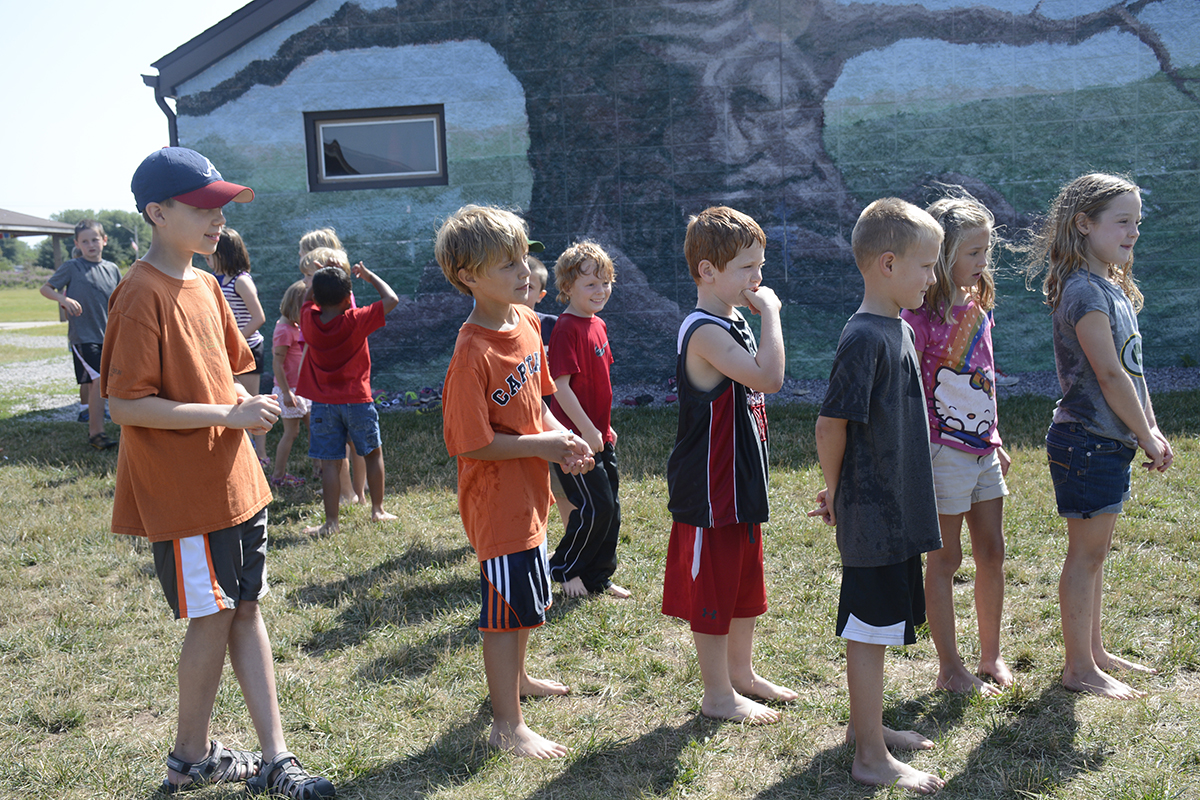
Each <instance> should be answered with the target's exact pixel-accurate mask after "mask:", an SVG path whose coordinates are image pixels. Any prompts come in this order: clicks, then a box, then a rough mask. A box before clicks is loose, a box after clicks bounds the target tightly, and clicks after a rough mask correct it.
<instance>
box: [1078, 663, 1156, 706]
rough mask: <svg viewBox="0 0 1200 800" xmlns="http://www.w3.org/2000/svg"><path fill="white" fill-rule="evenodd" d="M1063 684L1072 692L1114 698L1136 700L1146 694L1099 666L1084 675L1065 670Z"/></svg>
mask: <svg viewBox="0 0 1200 800" xmlns="http://www.w3.org/2000/svg"><path fill="white" fill-rule="evenodd" d="M1063 686H1064V687H1065V688H1067V689H1070V690H1071V691H1072V692H1090V693H1091V694H1096V695H1100V696H1101V697H1109V698H1112V699H1114V700H1134V699H1137V698H1139V697H1145V696H1146V693H1145V692H1142V691H1139V690H1137V689H1134V688H1133V687H1132V686H1130V685H1129V684H1127V683H1122V682H1121V681H1119V680H1117V679H1116V678H1114V677H1112V676H1111V675H1109V674H1108V673H1107V672H1105V671H1104V670H1102V669H1099V668H1097V669H1096V671H1095V672H1088V673H1084V674H1082V675H1068V674H1067V671H1066V670H1063Z"/></svg>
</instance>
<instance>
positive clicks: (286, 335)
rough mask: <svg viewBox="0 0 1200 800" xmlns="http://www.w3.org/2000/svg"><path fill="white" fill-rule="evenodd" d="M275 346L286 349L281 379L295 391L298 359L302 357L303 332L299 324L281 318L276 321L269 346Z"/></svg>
mask: <svg viewBox="0 0 1200 800" xmlns="http://www.w3.org/2000/svg"><path fill="white" fill-rule="evenodd" d="M276 347H286V348H287V349H288V351H287V355H286V356H284V357H283V379H284V380H285V381H287V385H288V388H289V389H291V390H292V391H293V392H295V391H296V384H297V382H299V380H300V359H302V358H303V357H304V334H302V333H300V326H299V325H293V324H292V323H290V322H288V321H287V320H286V319H282V318H281V319H280V320H279V321H278V322H276V323H275V333H274V334H272V335H271V348H272V349H274V348H276Z"/></svg>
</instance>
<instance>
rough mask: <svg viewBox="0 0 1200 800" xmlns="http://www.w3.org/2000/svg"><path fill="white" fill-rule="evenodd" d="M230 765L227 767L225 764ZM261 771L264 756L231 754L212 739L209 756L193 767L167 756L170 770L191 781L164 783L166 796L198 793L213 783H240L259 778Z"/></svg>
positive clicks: (178, 758) (251, 752)
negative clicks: (177, 793)
mask: <svg viewBox="0 0 1200 800" xmlns="http://www.w3.org/2000/svg"><path fill="white" fill-rule="evenodd" d="M226 762H227V763H226ZM261 768H262V753H259V752H256V751H250V750H231V749H229V748H228V747H226V746H225V745H223V744H221V743H220V742H218V741H217V740H216V739H212V740H210V742H209V748H208V755H207V756H205V757H204V759H203V760H201V761H197V762H195V763H194V764H193V763H189V762H187V761H184V760H183V759H181V758H180V757H179V756H177V755H175V753H174V752H172V753H168V754H167V769H170V770H172V771H174V772H177V773H179V774H180V775H186V776H188V777H189V778H191V780H190V781H188V782H187V783H182V784H174V783H171V782H170V780H169V779H168V780H164V781H163V789H164V791H165V792H166V793H167V794H175V793H176V792H182V791H188V790H191V789H198V788H200V787H201V786H207V785H209V784H210V783H239V782H241V781H245V780H248V779H249V778H253V777H254V776H256V775H258V773H259V770H260V769H261Z"/></svg>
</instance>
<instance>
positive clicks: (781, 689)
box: [728, 617, 800, 703]
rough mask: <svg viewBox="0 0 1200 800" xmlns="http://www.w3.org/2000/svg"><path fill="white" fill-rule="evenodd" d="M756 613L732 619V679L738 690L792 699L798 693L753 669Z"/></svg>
mask: <svg viewBox="0 0 1200 800" xmlns="http://www.w3.org/2000/svg"><path fill="white" fill-rule="evenodd" d="M757 621H758V619H757V617H734V618H733V620H732V621H731V622H730V623H729V641H728V648H729V652H728V661H729V680H730V683H732V684H733V688H734V690H735V691H737V692H738V693H739V694H741V695H744V696H746V697H757V698H759V699H761V700H778V701H780V702H783V703H790V702H791V701H793V700H795V699H796V698H797V697H799V696H800V695H798V694H797V693H796V692H795V691H794V690H792V689H789V688H788V687H786V686H778V685H776V684H774V683H771V682H770V681H769V680H767V679H766V678H764V677H762V676H761V675H759V674H758V673H757V672H755V671H754V664H753V658H754V625H755V623H756V622H757Z"/></svg>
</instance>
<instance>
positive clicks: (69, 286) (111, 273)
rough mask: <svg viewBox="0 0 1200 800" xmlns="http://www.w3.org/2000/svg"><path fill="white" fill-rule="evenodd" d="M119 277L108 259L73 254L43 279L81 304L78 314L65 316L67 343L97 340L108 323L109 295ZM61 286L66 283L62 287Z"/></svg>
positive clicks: (115, 286) (86, 342) (117, 270)
mask: <svg viewBox="0 0 1200 800" xmlns="http://www.w3.org/2000/svg"><path fill="white" fill-rule="evenodd" d="M120 281H121V271H120V270H119V269H117V265H116V264H114V263H112V262H111V261H105V260H103V259H101V260H100V261H88V260H87V259H86V258H72V259H71V260H70V261H64V262H63V265H62V266H61V267H59V268H58V269H57V270H55V272H54V274H53V275H51V276H50V279H49V280H47V281H46V283H48V284H50V286H52V287H53V288H54V290H55V291H56V292H62V293H63V294H65V295H66V296H67V297H69V298H71V299H72V300H74V301H75V302H77V303H79V305H80V306H81V307H82V308H83V313H82V314H80V315H79V316H78V317H72V316H68V317H67V343H68V344H100V343H102V342H103V341H104V329H105V328H107V327H108V298H109V296H110V295H111V294H112V293H113V289H116V288H117V284H118V283H120ZM63 287H66V289H65V290H64V288H63Z"/></svg>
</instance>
